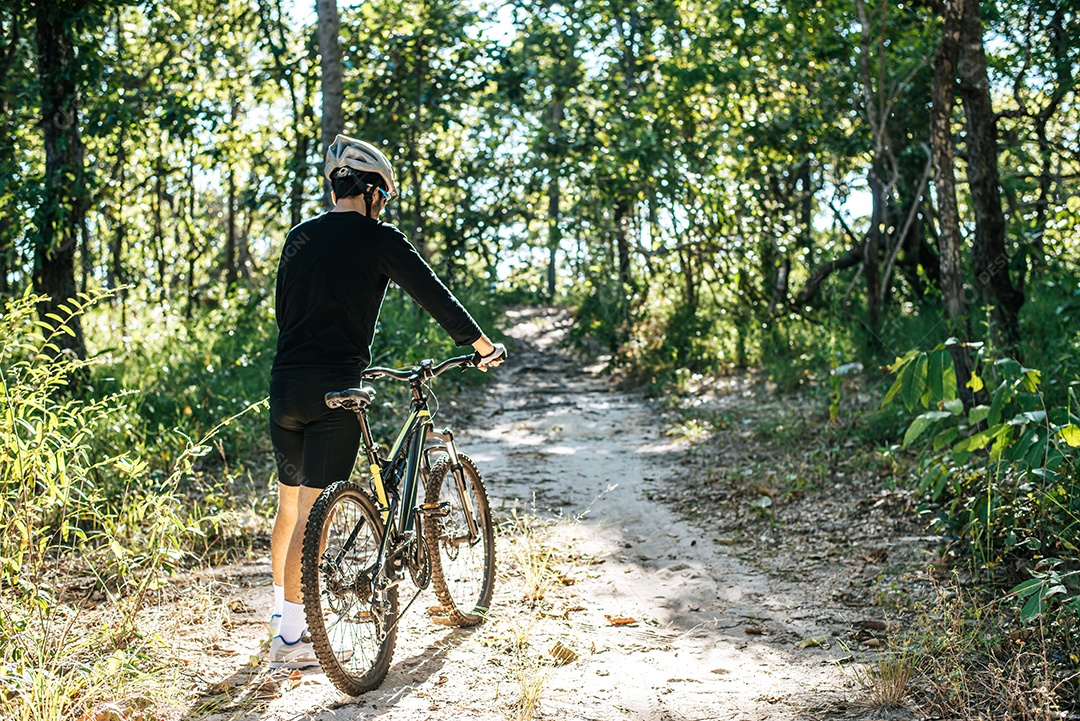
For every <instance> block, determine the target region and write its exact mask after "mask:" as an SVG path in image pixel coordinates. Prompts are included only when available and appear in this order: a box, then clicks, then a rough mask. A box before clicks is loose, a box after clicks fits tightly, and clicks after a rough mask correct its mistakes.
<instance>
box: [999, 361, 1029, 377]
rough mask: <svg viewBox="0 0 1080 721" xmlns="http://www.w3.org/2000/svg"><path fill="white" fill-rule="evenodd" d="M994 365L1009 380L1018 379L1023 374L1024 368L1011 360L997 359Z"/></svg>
mask: <svg viewBox="0 0 1080 721" xmlns="http://www.w3.org/2000/svg"><path fill="white" fill-rule="evenodd" d="M994 365H995V366H996V367H997V368H998V369H999V370H1000V371H1001V372H1002V373H1003V374H1004V375H1006V376H1008V377H1009V378H1018V377H1019V376H1020V374H1021V373H1023V372H1024V366H1022V365H1020V364H1019V363H1017V362H1016V361H1015V360H1013V359H1012V358H999V359H998V360H996V361H994Z"/></svg>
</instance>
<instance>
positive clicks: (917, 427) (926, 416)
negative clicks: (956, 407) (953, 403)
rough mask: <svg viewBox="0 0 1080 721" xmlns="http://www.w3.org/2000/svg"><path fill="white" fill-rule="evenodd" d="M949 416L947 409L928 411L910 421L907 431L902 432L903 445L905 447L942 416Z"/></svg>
mask: <svg viewBox="0 0 1080 721" xmlns="http://www.w3.org/2000/svg"><path fill="white" fill-rule="evenodd" d="M950 416H952V413H949V412H948V411H930V412H928V413H923V414H922V415H921V416H919V417H918V418H916V419H915V420H913V421H912V422H911V425H910V426H908V429H907V432H906V433H904V447H905V448H907V447H908V446H909V445H911V443H912V442H913V441H915V440H916V439H917V438H918V437H919V436H921V435H922V434H923V432H925V431H926V429H927V428H929V427H930V426H932V425H934V423H936V422H937V421H939V420H941V419H942V418H949V417H950Z"/></svg>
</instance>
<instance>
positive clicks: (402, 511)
mask: <svg viewBox="0 0 1080 721" xmlns="http://www.w3.org/2000/svg"><path fill="white" fill-rule="evenodd" d="M464 358H467V356H466V357H463V358H462V359H452V360H458V361H461V360H464ZM448 363H449V361H448ZM443 369H445V364H443V366H441V367H440V368H439V369H434V370H433V369H432V361H430V360H429V361H424V362H423V363H421V364H420V366H418V367H417V368H416V369H414V370H413V371H412V372H411V373H409V374H408V375H407V376H405V377H403V373H402V372H401V371H391V370H390V369H374V368H373V369H369V371H368V374H370V377H378V376H380V375H386V376H391V377H394V378H397V379H401V380H407V381H408V382H409V386H410V388H411V390H412V401H411V403H410V407H409V414H408V416H407V417H406V419H405V422H404V423H403V424H402V426H401V430H400V431H399V432H398V435H397V438H396V439H395V440H394V443H393V445H392V446H391V448H390V453H389V455H388V456H387V458H386V459H385V460H384V459H383V458H381V457H380V456H379V446H378V445H377V444H376V443H375V441H374V438H373V437H372V435H371V428H370V426H369V425H368V421H367V412H366V409H360V412H358V413H357V417H358V419H359V421H360V433H361V439H362V442H363V452H364V455H365V456H366V459H367V463H368V469H369V470H370V471H371V483H372V487H373V489H374V491H375V497H376V500H377V501H378V510H379V512H380V513H381V514H382V517H383V523H384V524H385V525H386V533H385V534H384V535H383V541H382V546H381V548H380V549H379V555H378V559H377V561H376V563H377V566H378V570H377V572H376V577H377V578H378V579H382V581H383V583H382V585H383V587H388V586H389V585H390V584H392V583H396V579H392V578H390V577H389V576H388V575H387V574H386V560H387V559H388V558H394V557H396V556H397V554H398V553H400V551H401V550H403V549H404V548H405V547H406V546H407V545H408V544H410V543H413V542H416V541H417V539H418V534H417V533H415V529H414V526H415V521H416V513H417V504H416V498H417V493H418V492H419V488H420V483H421V478H422V468H423V466H424V465H425V464H426V462H427V457H426V455H425V454H426V453H427V452H429V451H430V450H433V449H432V448H427V449H425V443H426V441H427V439H428V438H434V439H438V440H439V441H441V446H436V448H445V449H446V452H447V454H448V455H449V456H450V468H451V472H452V473H453V475H454V479H455V485H456V486H457V488H458V493H459V494H460V495H461V499H462V504H463V506H464V507H465V509H466V513H465V517H466V523H467V525H468V530H469V532H468V537H467V538H462V539H454V540H455V541H456V542H461V541H467V542H470V543H473V542H475V541H476V539H478V538H479V529H478V528H477V525H476V519H475V517H474V509H473V504H472V499H471V498H470V497H469V493H468V490H467V488H466V485H465V478H464V475H463V470H462V467H461V462H460V461H459V459H458V454H457V447H456V445H455V443H454V435H453V432H452V431H451V430H450V429H449V428H446V429H444V430H443V431H442V432H441V433H436V432H435V429H434V425H433V424H432V422H431V412H430V410H429V409H428V403H427V395H426V393H425V392H424V388H423V383H424V381H425V380H426V379H428V378H433V377H435V376H436V375H438V373H439V372H441V370H443ZM368 374H365V375H368ZM390 478H396V479H397V481H398V482H397V484H396V485H397V489H396V491H397V493H396V494H394V495H393V497H391V493H390V492H389V489H388V483H387V481H388V480H389V479H390ZM426 510H435V509H426ZM392 542H393V543H396V544H397V546H396V547H395V548H393V549H391V548H390V544H391V543H392ZM399 570H401V569H400V568H396V569H395V573H394V576H398V573H396V571H399Z"/></svg>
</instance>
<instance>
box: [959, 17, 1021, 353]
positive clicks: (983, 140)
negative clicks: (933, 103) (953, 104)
mask: <svg viewBox="0 0 1080 721" xmlns="http://www.w3.org/2000/svg"><path fill="white" fill-rule="evenodd" d="M957 69H958V72H959V78H960V84H959V90H960V97H961V99H962V100H963V103H964V114H965V116H966V118H967V133H966V138H967V156H968V157H967V179H968V186H969V187H970V189H971V204H972V208H973V209H974V211H975V239H974V242H973V244H972V249H971V254H972V260H973V265H974V269H975V280H976V282H977V284H978V287H979V290H980V291H981V293H982V299H983V303H985V304H986V305H992V306H993V312H992V314H991V318H992V328H993V331H994V335H995V336H996V338H997V340H998V341H999V343H1001V344H1002V345H1003V346H1005V347H1015V346H1016V345H1017V344H1018V343H1019V341H1020V327H1019V324H1018V319H1017V313H1019V311H1020V306H1022V305H1023V304H1024V293H1023V290H1022V289H1019V288H1016V287H1014V286H1013V283H1012V279H1011V278H1010V276H1009V265H1010V262H1009V253H1008V251H1007V250H1006V248H1005V215H1004V214H1003V213H1002V211H1001V189H1000V186H999V181H998V147H997V118H996V116H995V115H994V106H993V103H992V101H991V98H990V79H989V77H988V76H987V72H986V52H985V50H984V48H983V25H982V19H981V18H980V17H979V3H978V2H977V0H968V1H967V2H966V3H965V4H964V14H963V16H962V22H961V29H960V57H959V63H958V66H957Z"/></svg>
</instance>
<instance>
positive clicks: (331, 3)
mask: <svg viewBox="0 0 1080 721" xmlns="http://www.w3.org/2000/svg"><path fill="white" fill-rule="evenodd" d="M315 7H316V10H317V12H318V16H319V21H318V30H317V36H318V39H319V64H320V70H321V74H322V96H323V100H322V148H321V150H323V151H325V150H326V148H328V147H330V144H331V143H333V142H334V138H335V137H336V136H337V134H338V133H340V132H342V131H343V130H344V129H345V117H344V115H342V111H341V103H342V100H343V99H344V96H345V91H344V69H343V67H342V60H341V40H340V33H341V20H340V17H339V16H338V7H337V0H317V2H316V5H315ZM323 189H324V190H323V206H325V207H327V208H329V207H331V206H332V205H333V203H332V202H331V201H330V184H329V183H328V182H324V183H323Z"/></svg>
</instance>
